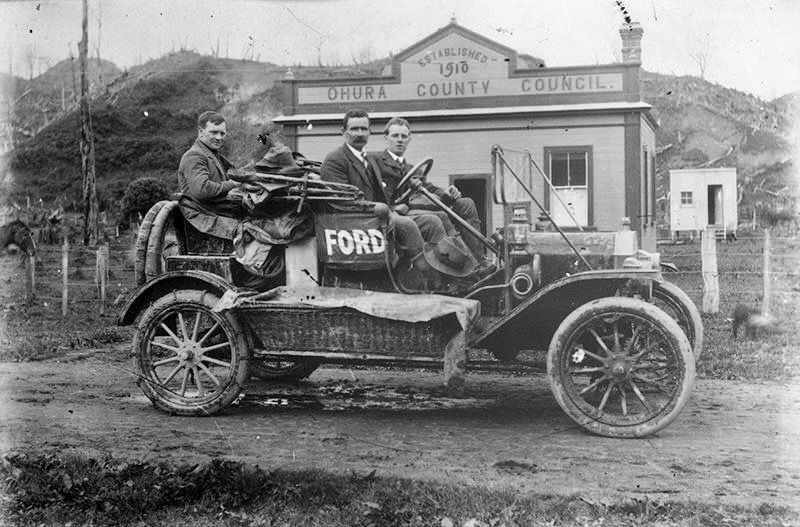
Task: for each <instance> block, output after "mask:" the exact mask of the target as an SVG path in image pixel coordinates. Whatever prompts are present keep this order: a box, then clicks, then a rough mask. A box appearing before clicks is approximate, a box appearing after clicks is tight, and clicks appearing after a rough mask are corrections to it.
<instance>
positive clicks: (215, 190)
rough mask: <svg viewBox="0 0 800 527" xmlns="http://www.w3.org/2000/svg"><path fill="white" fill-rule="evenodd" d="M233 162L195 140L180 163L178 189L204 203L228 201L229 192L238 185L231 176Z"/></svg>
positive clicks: (211, 203)
mask: <svg viewBox="0 0 800 527" xmlns="http://www.w3.org/2000/svg"><path fill="white" fill-rule="evenodd" d="M232 167H233V163H231V162H230V161H228V160H227V159H225V158H224V157H223V156H222V155H215V154H214V152H213V151H212V150H211V149H210V148H208V147H207V146H206V145H204V144H203V143H202V141H200V140H199V139H197V140H195V142H194V144H193V145H192V147H191V148H189V150H187V151H186V152H185V153H184V154H183V157H181V163H180V165H179V166H178V190H179V191H180V192H181V193H182V194H185V195H187V196H189V197H191V198H192V199H194V200H196V201H199V202H200V203H205V204H210V205H213V204H215V203H220V202H223V201H224V200H225V197H226V195H227V194H228V191H229V190H231V189H232V188H234V187H235V186H236V184H235V183H234V182H233V181H230V180H229V179H228V175H227V173H228V169H229V168H232Z"/></svg>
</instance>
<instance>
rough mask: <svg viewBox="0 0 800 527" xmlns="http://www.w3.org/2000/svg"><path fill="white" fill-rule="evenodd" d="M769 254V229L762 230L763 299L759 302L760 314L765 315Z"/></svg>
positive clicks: (768, 288)
mask: <svg viewBox="0 0 800 527" xmlns="http://www.w3.org/2000/svg"><path fill="white" fill-rule="evenodd" d="M769 253H770V241H769V229H764V269H763V275H764V297H763V299H762V301H761V312H762V313H764V314H765V315H768V314H769V306H770V303H771V302H770V296H771V293H770V284H769Z"/></svg>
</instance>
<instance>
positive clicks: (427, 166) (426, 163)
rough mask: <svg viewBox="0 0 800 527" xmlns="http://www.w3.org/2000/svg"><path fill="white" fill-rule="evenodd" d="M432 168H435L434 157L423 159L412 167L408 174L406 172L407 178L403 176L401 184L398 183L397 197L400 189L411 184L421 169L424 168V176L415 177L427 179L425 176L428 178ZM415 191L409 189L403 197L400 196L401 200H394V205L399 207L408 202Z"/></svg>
mask: <svg viewBox="0 0 800 527" xmlns="http://www.w3.org/2000/svg"><path fill="white" fill-rule="evenodd" d="M423 167H424V168H423ZM432 167H433V158H432V157H426V158H423V159H422V160H421V161H419V162H418V163H417V164H416V165H414V166H413V167H411V168H410V169H409V170H408V172H406V175H405V176H403V177H402V179H400V183H398V184H397V188H396V189H395V191H394V193H395V195H397V193H398V192H400V189H401V188H403V186H405V185H406V184H407V183H408V182H409V180H410V179H411V177H412V176H415V174H416V172H417V171H418V170H419V169H420V168H422V174H421V175H418V176H415V177H425V176H427V175H428V172H430V171H431V168H432ZM414 190H416V189H415V188H409V189H407V190H406V191H405V192H403V195H402V196H400V197H399V198H397V199H396V200H394V203H393V205H399V204H400V203H402V202H404V201H405V200H406V198H408V196H409V195H410V194H411V193H412V192H414Z"/></svg>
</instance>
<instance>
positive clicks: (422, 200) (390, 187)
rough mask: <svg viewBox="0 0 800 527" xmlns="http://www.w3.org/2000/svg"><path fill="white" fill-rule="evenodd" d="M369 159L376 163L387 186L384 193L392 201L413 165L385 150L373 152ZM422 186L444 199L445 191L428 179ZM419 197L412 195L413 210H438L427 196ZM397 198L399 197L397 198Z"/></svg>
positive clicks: (409, 202) (418, 195)
mask: <svg viewBox="0 0 800 527" xmlns="http://www.w3.org/2000/svg"><path fill="white" fill-rule="evenodd" d="M367 157H368V159H371V160H373V161H374V162H375V164H376V165H377V166H378V169H379V171H380V174H381V178H382V179H383V182H384V183H385V184H386V186H385V188H384V191H385V192H386V195H387V196H388V197H389V199H392V196H394V193H395V192H396V191H397V184H398V183H400V180H401V179H402V178H403V176H404V175H405V174H406V173H407V172H408V171H409V170H411V168H413V166H412V165H411V164H409V163H408V162H407V161H406V160H405V159H404V160H403V162H402V163H400V162H399V161H396V160H395V159H394V157H392V155H391V154H390V153H389V151H388V150H384V151H383V152H373V153H371V154H369V155H368V156H367ZM422 186H424V187H425V189H426V190H428V191H430V192H432V193H433V194H435V195H436V197H438V198H440V199H441V198H442V196H444V194H445V191H444V189H441V188H439V187H437V186H436V185H434V184H433V183H429V182H428V181H427V179H424V180H423V181H422ZM416 194H417V195H416V196H415V195H413V194H412V195H411V196H409V199H408V205H409V206H410V207H411V208H412V209H416V208H425V209H432V210H438V207H437V206H436V205H434V204H433V203H431V201H430V200H429V199H428V198H426V197H425V196H423V195H421V194H419V193H416ZM395 197H397V196H395Z"/></svg>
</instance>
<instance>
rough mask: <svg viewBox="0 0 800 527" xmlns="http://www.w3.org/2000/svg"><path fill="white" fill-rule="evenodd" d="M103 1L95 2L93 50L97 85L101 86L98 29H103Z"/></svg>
mask: <svg viewBox="0 0 800 527" xmlns="http://www.w3.org/2000/svg"><path fill="white" fill-rule="evenodd" d="M102 17H103V2H97V44H95V47H94V50H95V52H96V54H97V64H96V66H95V67H96V68H97V85H98V86H103V84H104V82H103V68H101V67H100V31H101V30H102V29H103V18H102Z"/></svg>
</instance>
